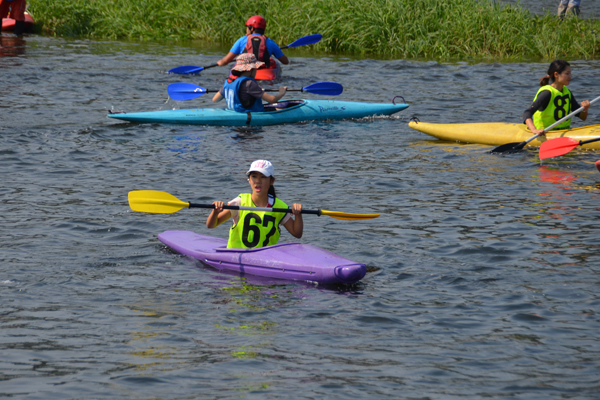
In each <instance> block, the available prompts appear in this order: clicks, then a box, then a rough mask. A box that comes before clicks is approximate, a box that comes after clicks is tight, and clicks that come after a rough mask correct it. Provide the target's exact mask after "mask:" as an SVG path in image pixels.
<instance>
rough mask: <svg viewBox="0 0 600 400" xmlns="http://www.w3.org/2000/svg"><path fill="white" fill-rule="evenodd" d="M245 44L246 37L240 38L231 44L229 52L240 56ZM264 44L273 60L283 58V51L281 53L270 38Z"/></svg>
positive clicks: (246, 41)
mask: <svg viewBox="0 0 600 400" xmlns="http://www.w3.org/2000/svg"><path fill="white" fill-rule="evenodd" d="M254 35H256V33H254ZM246 43H248V36H242V37H241V38H239V39H238V40H237V41H236V42H235V43H234V44H233V46H232V47H231V50H229V51H230V52H232V53H234V54H242V53H243V52H244V49H245V48H246ZM266 44H267V49H268V50H269V54H270V55H272V56H273V57H275V58H280V57H283V51H281V49H280V48H279V46H278V45H277V43H275V42H274V41H272V40H271V38H267V41H266Z"/></svg>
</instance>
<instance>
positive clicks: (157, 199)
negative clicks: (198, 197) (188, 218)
mask: <svg viewBox="0 0 600 400" xmlns="http://www.w3.org/2000/svg"><path fill="white" fill-rule="evenodd" d="M128 197H129V207H131V209H132V210H133V211H137V212H146V213H154V214H172V213H174V212H177V211H179V210H181V209H182V208H187V207H188V206H189V203H185V202H183V201H181V200H179V199H178V198H177V197H175V196H173V195H171V194H169V193H167V192H161V191H158V190H132V191H131V192H129V196H128Z"/></svg>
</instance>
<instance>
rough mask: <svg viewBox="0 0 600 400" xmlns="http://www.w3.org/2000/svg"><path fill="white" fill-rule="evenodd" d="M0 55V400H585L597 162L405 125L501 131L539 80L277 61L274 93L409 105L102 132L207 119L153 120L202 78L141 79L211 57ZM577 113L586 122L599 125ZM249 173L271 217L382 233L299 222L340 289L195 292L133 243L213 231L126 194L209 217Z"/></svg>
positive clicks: (203, 102)
mask: <svg viewBox="0 0 600 400" xmlns="http://www.w3.org/2000/svg"><path fill="white" fill-rule="evenodd" d="M1 40H2V41H1V46H2V47H1V49H0V54H1V55H2V57H0V71H1V72H0V73H1V74H2V78H3V81H4V82H5V90H4V91H2V93H1V94H0V100H1V101H0V134H1V136H2V141H1V147H0V174H1V175H0V176H1V177H2V185H1V186H0V199H1V202H2V214H1V215H2V216H1V217H0V218H1V219H0V221H1V225H2V228H1V229H2V230H1V250H0V260H1V262H0V302H1V307H0V397H13V398H27V399H66V398H84V397H85V398H133V399H146V398H177V399H184V398H201V397H202V398H213V399H233V398H236V399H237V398H247V399H254V398H256V399H258V398H261V399H262V398H281V399H284V398H285V399H287V398H305V399H316V398H318V399H349V398H394V399H395V398H406V399H457V398H461V399H464V398H469V399H476V398H494V399H540V398H561V399H562V398H573V399H590V398H594V397H597V395H598V392H599V390H600V383H599V380H598V376H599V372H600V341H599V332H600V317H599V316H598V309H599V306H600V294H599V289H600V277H599V274H600V256H599V248H600V235H599V234H598V233H599V226H598V222H599V217H598V215H599V214H598V212H599V209H600V207H599V206H598V204H599V200H600V185H599V183H600V173H598V171H597V170H596V169H595V168H594V162H595V161H596V160H597V159H598V158H600V156H599V155H598V153H597V152H591V151H587V152H586V151H581V150H578V151H574V152H572V153H571V154H570V155H569V156H567V157H563V158H561V159H558V160H552V161H550V162H545V163H544V164H543V165H540V163H539V160H538V159H537V154H536V152H535V151H533V150H530V151H525V152H522V153H520V154H516V155H511V156H494V155H490V154H487V153H486V151H487V150H489V149H490V148H489V147H486V146H480V145H460V144H456V143H450V142H441V141H438V140H435V139H431V138H429V137H427V136H426V135H424V134H421V133H419V132H416V131H413V130H411V129H409V128H408V126H407V122H408V119H409V118H410V117H411V116H413V115H417V116H418V117H419V118H420V119H421V120H422V121H429V122H447V123H449V122H482V121H520V116H521V113H522V111H523V109H525V108H526V107H527V105H528V104H529V102H530V101H531V100H532V98H533V95H534V93H535V91H536V89H537V79H538V78H539V77H540V76H541V75H543V74H544V72H545V70H546V68H547V65H546V64H545V63H543V64H535V63H522V64H519V63H513V64H467V63H456V64H439V63H436V62H417V61H404V60H394V61H374V60H368V59H352V58H343V57H336V58H328V57H325V56H317V55H314V54H311V53H310V50H307V49H303V50H302V52H300V51H296V52H294V51H290V52H289V53H288V55H289V56H290V58H291V59H292V64H291V65H290V66H288V67H286V68H285V70H284V79H283V83H284V84H286V85H288V86H290V87H303V86H306V85H307V84H310V83H314V82H317V81H324V80H330V81H337V82H340V83H341V84H342V85H343V86H344V93H343V94H342V95H341V96H339V98H340V99H343V100H361V101H380V102H387V101H390V100H391V99H392V97H393V96H395V95H402V96H404V97H405V99H406V101H407V102H409V103H410V104H411V106H410V108H408V109H407V110H405V111H404V112H402V113H400V114H398V115H397V116H394V117H392V118H376V119H365V120H358V121H341V122H332V123H328V122H319V123H305V124H295V125H284V126H274V127H265V128H263V129H253V130H249V131H248V130H240V129H233V128H227V127H203V126H176V125H171V126H168V125H151V124H139V125H136V124H129V123H119V122H115V121H113V120H109V119H108V118H107V117H106V114H107V110H109V109H115V110H126V111H145V110H157V109H168V108H173V107H180V108H182V107H210V106H212V104H211V103H210V99H209V96H204V97H201V98H198V99H196V100H193V101H189V102H187V103H179V104H177V103H175V102H172V101H169V102H167V94H166V87H167V85H168V84H170V83H172V82H178V81H187V82H192V83H196V84H199V85H202V86H204V87H207V88H209V89H213V88H217V87H218V86H219V85H220V84H221V82H222V80H223V78H224V74H225V71H224V70H219V69H214V68H213V69H210V70H207V71H205V73H204V74H203V75H202V76H196V77H182V76H171V75H167V74H165V73H164V71H166V70H167V69H169V68H172V67H175V66H178V65H185V64H195V65H207V64H209V63H212V62H214V61H216V60H217V59H218V57H219V56H220V55H221V54H222V51H224V50H223V49H216V50H215V49H213V50H211V49H209V50H207V49H206V48H202V47H200V46H197V45H193V44H191V45H179V46H177V45H173V44H169V43H165V44H156V43H154V44H152V43H124V42H110V41H106V42H95V41H87V40H65V39H56V38H44V37H35V36H28V37H25V39H24V40H18V39H16V38H14V37H12V36H11V35H8V34H6V35H3V36H2V37H1ZM572 66H573V75H574V79H573V81H572V83H571V85H570V87H571V89H572V90H573V91H574V92H575V93H576V95H577V98H578V99H579V100H584V99H592V98H595V97H597V96H598V95H600V62H598V61H589V62H588V61H576V60H575V61H573V62H572ZM307 96H312V95H307ZM290 97H293V96H292V95H290V96H288V98H290ZM314 97H315V98H316V96H314ZM599 110H600V108H598V107H593V108H592V109H591V112H590V116H589V118H588V122H589V123H600V111H599ZM576 125H581V122H577V123H576ZM257 158H267V159H270V160H271V161H272V162H273V163H274V165H275V168H276V172H277V178H278V179H277V183H276V187H277V190H278V192H279V195H280V196H281V198H282V199H284V200H285V201H287V202H300V203H302V204H303V205H304V206H305V207H307V208H318V207H323V208H325V209H329V210H340V211H347V212H365V213H368V212H379V213H381V214H382V215H381V217H380V218H378V219H374V220H370V221H355V222H349V221H339V220H335V219H332V218H327V217H321V218H318V217H311V216H307V217H305V233H304V237H303V238H302V239H301V242H302V243H311V244H317V245H319V246H321V247H323V248H325V249H328V250H331V251H333V252H335V253H338V254H341V255H344V256H346V257H348V258H350V259H353V260H356V261H360V262H364V263H366V264H367V265H368V266H369V272H368V273H367V276H366V277H365V279H364V280H363V281H361V282H360V283H359V284H356V285H354V286H349V287H347V286H340V287H318V286H313V285H309V284H302V283H295V282H286V281H281V282H277V283H273V282H271V283H270V284H265V283H264V282H261V281H256V280H253V279H251V278H242V277H239V276H236V275H227V274H223V273H219V272H217V271H215V270H213V269H211V268H209V267H205V266H202V265H200V264H197V263H195V262H193V261H191V260H189V259H186V258H183V257H180V256H178V255H176V254H173V253H172V252H170V251H168V250H167V249H166V248H165V247H164V246H163V245H161V244H160V243H159V242H158V240H157V238H156V236H157V234H158V233H160V232H162V231H164V230H168V229H184V230H194V231H197V232H200V233H204V234H207V233H209V234H211V235H216V236H221V237H226V236H227V234H228V226H229V225H228V224H227V225H223V226H221V227H219V228H217V229H215V230H212V231H210V232H208V231H207V229H206V228H205V225H204V222H205V219H206V216H207V212H206V211H203V210H187V209H186V210H182V211H180V212H178V213H176V214H170V215H151V214H142V213H134V212H131V211H130V210H129V207H128V205H127V193H128V192H129V191H130V190H136V189H154V190H163V191H167V192H169V193H172V194H174V195H176V196H177V197H178V198H180V199H182V200H185V201H197V202H210V201H213V200H216V199H222V200H228V199H230V198H233V197H235V196H236V195H237V194H238V193H240V192H242V191H246V190H247V187H246V186H247V184H246V182H245V179H244V177H245V176H244V172H245V171H246V168H247V166H248V165H249V163H250V162H251V161H252V160H254V159H257ZM282 241H292V240H291V237H290V235H289V234H287V233H285V234H283V235H282Z"/></svg>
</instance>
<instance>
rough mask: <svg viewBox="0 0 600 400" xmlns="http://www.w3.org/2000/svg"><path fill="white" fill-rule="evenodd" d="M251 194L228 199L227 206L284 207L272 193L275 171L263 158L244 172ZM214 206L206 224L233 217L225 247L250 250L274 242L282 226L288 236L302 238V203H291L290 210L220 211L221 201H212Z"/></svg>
mask: <svg viewBox="0 0 600 400" xmlns="http://www.w3.org/2000/svg"><path fill="white" fill-rule="evenodd" d="M246 175H247V176H248V183H249V184H250V187H251V188H252V193H251V194H250V193H242V194H240V195H239V196H238V197H236V198H235V199H233V200H231V201H230V202H228V203H227V204H228V205H231V206H242V207H260V208H288V206H287V204H285V203H284V202H283V201H281V200H280V199H279V198H278V197H277V196H276V194H275V187H274V186H273V183H274V182H275V170H274V168H273V164H271V163H270V162H269V161H267V160H256V161H254V162H253V163H252V164H251V165H250V168H249V169H248V172H246ZM213 205H214V206H215V208H214V209H213V210H212V212H211V213H210V215H209V216H208V218H207V220H206V227H207V228H209V229H212V228H216V227H217V226H219V225H221V224H222V223H223V222H225V221H227V220H228V219H229V218H233V226H232V227H231V229H230V230H229V241H228V242H227V248H230V249H244V248H246V249H250V248H256V247H265V246H272V245H275V244H277V242H278V240H279V236H280V234H281V228H280V225H283V226H284V227H285V229H287V230H288V232H289V233H290V234H292V236H294V237H296V238H301V237H302V232H303V230H304V223H303V221H302V214H301V211H302V205H301V204H293V205H292V213H291V214H293V217H292V215H291V214H290V213H281V212H275V213H274V212H269V211H258V210H257V211H254V210H252V211H248V210H239V211H237V210H224V209H223V205H224V203H223V202H222V201H215V202H213Z"/></svg>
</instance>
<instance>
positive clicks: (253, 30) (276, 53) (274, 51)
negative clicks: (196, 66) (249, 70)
mask: <svg viewBox="0 0 600 400" xmlns="http://www.w3.org/2000/svg"><path fill="white" fill-rule="evenodd" d="M266 28H267V21H266V20H265V19H264V18H263V17H261V16H260V15H254V16H252V17H250V18H248V21H246V35H244V36H242V37H241V38H239V39H238V40H237V41H236V42H235V43H234V45H233V46H232V47H231V50H229V53H227V55H226V56H225V57H223V58H222V59H220V60H219V61H217V65H219V66H223V65H227V64H229V63H230V62H232V61H233V60H234V59H235V58H236V57H237V56H238V55H240V54H242V53H252V54H254V56H255V57H256V59H257V60H258V61H262V62H263V63H265V64H264V67H266V68H269V67H270V65H271V56H273V57H275V58H276V59H278V60H279V61H280V62H281V63H282V64H286V65H287V64H289V63H290V60H288V58H287V57H286V56H285V54H283V52H282V51H281V49H280V48H279V46H278V45H277V43H275V42H274V41H273V40H271V39H269V38H268V37H266V36H265V29H266Z"/></svg>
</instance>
